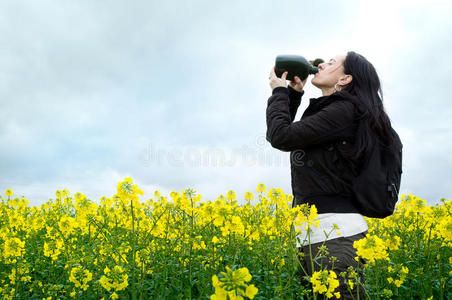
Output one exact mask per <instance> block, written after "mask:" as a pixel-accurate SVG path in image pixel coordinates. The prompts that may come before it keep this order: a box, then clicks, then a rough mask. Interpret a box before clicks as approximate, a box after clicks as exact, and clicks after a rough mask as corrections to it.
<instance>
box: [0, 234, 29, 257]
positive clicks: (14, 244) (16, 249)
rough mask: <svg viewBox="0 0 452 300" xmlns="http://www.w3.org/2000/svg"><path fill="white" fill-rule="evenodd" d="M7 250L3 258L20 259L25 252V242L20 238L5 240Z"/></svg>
mask: <svg viewBox="0 0 452 300" xmlns="http://www.w3.org/2000/svg"><path fill="white" fill-rule="evenodd" d="M4 247H5V248H4V249H5V250H4V253H3V256H4V257H5V258H7V257H20V256H22V253H23V252H24V247H25V242H23V241H21V240H20V239H19V238H15V237H13V238H7V239H6V240H5V246H4Z"/></svg>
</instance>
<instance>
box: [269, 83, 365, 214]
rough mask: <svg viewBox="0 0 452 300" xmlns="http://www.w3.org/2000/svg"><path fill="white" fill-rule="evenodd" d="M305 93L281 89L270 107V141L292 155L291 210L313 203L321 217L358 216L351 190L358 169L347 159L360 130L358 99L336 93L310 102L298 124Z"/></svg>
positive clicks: (271, 100)
mask: <svg viewBox="0 0 452 300" xmlns="http://www.w3.org/2000/svg"><path fill="white" fill-rule="evenodd" d="M303 93H304V91H302V92H301V93H299V92H297V91H295V90H294V89H292V88H291V87H290V86H288V87H287V88H284V87H277V88H275V89H274V90H273V92H272V95H271V96H270V98H269V99H268V106H267V136H266V138H267V141H269V142H270V144H271V145H272V146H273V147H274V148H276V149H279V150H282V151H287V152H289V151H290V166H291V177H292V192H293V196H294V199H293V205H292V206H296V205H299V204H302V203H309V204H310V205H312V204H315V205H316V207H317V209H318V212H319V213H359V212H358V210H357V209H356V208H355V206H354V205H353V202H352V196H351V189H350V185H351V178H352V176H353V175H354V174H356V172H357V169H358V168H359V166H358V164H357V163H356V162H354V161H353V160H350V159H349V157H347V155H348V154H347V153H350V151H351V147H353V144H354V137H355V134H356V129H357V125H358V124H357V120H356V117H355V116H356V115H357V113H356V109H355V107H356V106H355V104H354V102H353V101H350V100H353V99H352V98H353V97H352V96H351V95H350V94H348V93H347V92H336V93H334V94H332V95H330V96H322V97H319V98H311V99H310V104H309V106H308V108H307V109H306V110H305V112H304V113H303V116H302V117H301V119H300V120H299V121H296V122H294V119H295V115H296V113H297V109H298V107H299V105H300V102H301V96H302V95H303ZM354 100H355V101H356V99H354Z"/></svg>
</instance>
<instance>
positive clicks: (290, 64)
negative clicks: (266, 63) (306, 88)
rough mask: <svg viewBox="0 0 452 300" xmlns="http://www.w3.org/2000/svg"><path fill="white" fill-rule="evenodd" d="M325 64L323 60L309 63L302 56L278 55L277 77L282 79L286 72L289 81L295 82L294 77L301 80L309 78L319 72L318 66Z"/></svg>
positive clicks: (319, 59) (276, 63) (276, 64)
mask: <svg viewBox="0 0 452 300" xmlns="http://www.w3.org/2000/svg"><path fill="white" fill-rule="evenodd" d="M321 63H323V59H321V58H317V59H315V60H314V61H308V60H307V59H306V58H304V57H303V56H300V55H278V56H277V57H276V62H275V73H276V76H278V77H279V78H281V75H282V74H283V73H284V72H286V71H287V72H289V73H288V74H287V77H286V79H287V80H295V79H294V76H298V77H299V78H300V79H301V80H304V79H306V78H307V77H308V75H309V74H315V73H317V72H318V71H319V68H317V66H318V65H319V64H321Z"/></svg>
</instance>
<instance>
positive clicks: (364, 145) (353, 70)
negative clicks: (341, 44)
mask: <svg viewBox="0 0 452 300" xmlns="http://www.w3.org/2000/svg"><path fill="white" fill-rule="evenodd" d="M344 73H345V74H349V75H352V76H353V79H352V81H351V82H350V83H349V84H348V85H347V86H346V87H345V88H344V89H343V90H342V91H341V92H348V93H349V94H351V95H353V96H355V97H354V98H355V101H356V103H357V106H356V109H357V111H358V120H359V124H358V129H357V133H356V140H355V147H354V148H355V149H354V151H353V152H354V153H353V154H352V156H351V157H352V158H353V159H356V160H357V161H361V162H362V161H363V160H365V158H366V157H367V155H366V154H367V153H368V152H369V150H370V147H373V146H375V143H376V142H377V141H379V142H380V143H384V144H385V145H386V146H387V147H389V148H390V149H391V148H392V150H393V151H394V152H395V151H397V149H396V148H395V138H394V135H393V131H392V126H391V121H390V120H389V117H388V115H387V114H386V112H385V109H384V107H383V92H382V90H381V83H380V79H379V77H378V74H377V72H376V70H375V68H374V66H373V65H372V64H371V63H370V62H369V61H368V60H367V59H366V58H365V57H364V56H362V55H360V54H358V53H355V52H353V51H349V52H347V56H346V58H345V61H344ZM339 93H340V92H339Z"/></svg>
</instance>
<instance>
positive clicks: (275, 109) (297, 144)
mask: <svg viewBox="0 0 452 300" xmlns="http://www.w3.org/2000/svg"><path fill="white" fill-rule="evenodd" d="M266 113H267V135H266V138H267V141H269V142H270V144H271V145H272V146H273V147H274V148H277V149H279V150H282V151H292V150H296V149H301V148H304V147H310V146H312V145H316V144H320V143H324V142H328V141H331V140H334V139H335V134H337V133H338V132H340V131H342V130H343V129H344V128H346V127H347V126H350V125H351V124H352V123H353V117H354V106H353V104H352V103H351V102H349V101H334V102H332V103H331V104H329V105H328V106H325V107H324V108H322V109H321V110H319V111H318V112H317V113H315V114H313V115H310V116H308V117H305V118H302V119H301V120H300V121H297V122H292V116H291V111H290V100H289V90H288V89H287V88H284V87H277V88H275V89H274V90H273V92H272V95H271V96H270V98H269V99H268V104H267V111H266Z"/></svg>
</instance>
